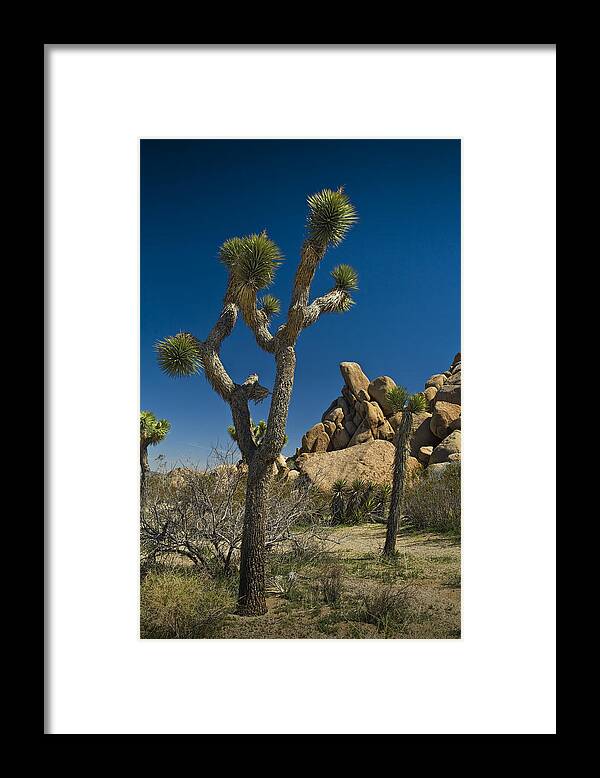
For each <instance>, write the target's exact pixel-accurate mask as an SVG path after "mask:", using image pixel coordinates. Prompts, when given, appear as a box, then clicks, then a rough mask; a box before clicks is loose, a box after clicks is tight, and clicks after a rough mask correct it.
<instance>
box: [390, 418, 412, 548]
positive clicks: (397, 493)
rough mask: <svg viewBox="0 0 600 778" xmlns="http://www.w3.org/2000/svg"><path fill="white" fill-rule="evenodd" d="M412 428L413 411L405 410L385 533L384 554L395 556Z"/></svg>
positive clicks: (401, 423)
mask: <svg viewBox="0 0 600 778" xmlns="http://www.w3.org/2000/svg"><path fill="white" fill-rule="evenodd" d="M411 429H412V413H410V412H409V411H404V412H403V414H402V420H401V421H400V426H399V427H398V432H397V437H396V452H395V454H394V479H393V483H392V496H391V500H390V514H389V517H388V522H387V531H386V533H385V545H384V547H383V555H384V556H386V557H393V556H394V555H395V553H396V538H397V537H398V529H399V527H400V519H401V518H402V506H403V503H404V488H405V481H406V460H407V459H408V439H409V437H410V432H411Z"/></svg>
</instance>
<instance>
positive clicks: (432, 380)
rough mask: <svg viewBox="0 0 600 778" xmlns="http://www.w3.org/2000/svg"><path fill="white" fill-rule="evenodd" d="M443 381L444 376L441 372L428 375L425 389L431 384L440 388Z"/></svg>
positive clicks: (444, 380)
mask: <svg viewBox="0 0 600 778" xmlns="http://www.w3.org/2000/svg"><path fill="white" fill-rule="evenodd" d="M445 382H446V376H445V375H444V374H443V373H436V374H435V375H432V376H430V377H429V378H428V379H427V381H425V389H428V388H429V387H430V386H433V387H435V388H436V389H441V388H442V386H443V385H444V383H445Z"/></svg>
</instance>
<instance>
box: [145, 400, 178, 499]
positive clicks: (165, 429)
mask: <svg viewBox="0 0 600 778" xmlns="http://www.w3.org/2000/svg"><path fill="white" fill-rule="evenodd" d="M170 429H171V424H170V422H168V421H167V420H166V419H157V418H156V416H155V415H154V414H153V413H152V412H151V411H141V412H140V469H141V476H140V479H141V493H142V495H143V494H144V490H145V487H146V481H147V478H148V473H149V472H150V465H149V464H148V447H149V446H157V445H158V444H159V443H160V442H161V441H162V440H164V439H165V438H166V437H167V435H168V433H169V430H170Z"/></svg>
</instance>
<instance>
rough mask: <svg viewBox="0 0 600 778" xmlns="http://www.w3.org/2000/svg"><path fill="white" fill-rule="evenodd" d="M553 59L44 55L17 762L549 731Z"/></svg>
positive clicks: (404, 49) (552, 54) (517, 50)
mask: <svg viewBox="0 0 600 778" xmlns="http://www.w3.org/2000/svg"><path fill="white" fill-rule="evenodd" d="M557 50H558V46H557V44H268V43H265V44H203V43H198V44H194V43H190V44H178V43H171V44H135V43H133V44H125V43H124V44H70V43H55V44H50V43H49V44H43V53H44V57H43V70H44V74H43V75H44V159H45V169H44V209H45V210H44V224H45V316H46V321H45V333H44V338H45V424H46V428H45V446H46V447H45V517H44V521H45V524H44V548H45V560H44V575H45V580H44V677H45V690H44V733H45V734H60V735H65V734H67V735H90V734H93V735H109V736H112V735H128V736H137V735H151V736H153V735H165V734H166V735H175V736H180V735H196V736H197V735H202V736H213V735H214V736H222V735H242V736H252V735H259V736H262V735H309V736H310V735H399V736H413V735H443V736H445V735H490V734H493V735H522V734H525V735H554V734H556V733H557V723H556V674H557V663H556V637H557V632H556V591H557V590H556V540H557V535H556V520H557V511H556V499H555V493H556V479H557V470H556V462H557V458H556V439H555V434H554V432H553V431H551V433H550V434H549V435H546V436H545V437H544V443H543V446H542V456H525V452H526V451H527V453H528V454H529V452H530V449H531V445H525V444H524V442H523V441H524V436H526V434H527V432H528V431H530V430H531V429H532V418H533V416H532V404H531V402H523V401H522V400H521V399H520V396H521V395H522V394H523V393H528V392H531V391H532V390H534V391H535V392H536V397H535V418H536V419H538V420H544V421H545V420H546V419H548V418H552V416H553V415H555V412H556V312H557V307H556V116H557V115H556V91H557V79H556V63H557ZM463 355H464V359H465V369H466V371H467V373H466V394H465V395H464V397H463V385H462V370H463ZM541 377H543V381H542V383H543V391H537V387H538V386H539V384H540V380H541ZM500 389H501V390H502V392H501V397H500V396H499V394H500ZM509 390H511V391H512V397H510V398H508V399H507V392H508V391H509ZM517 395H519V399H517ZM463 406H464V408H465V414H466V415H465V425H466V426H465V429H464V430H463ZM91 409H94V412H95V417H96V418H95V420H94V422H93V423H92V424H90V410H91ZM463 432H464V436H465V437H464V441H463ZM92 436H93V450H94V453H93V456H91V457H90V456H89V455H87V451H88V450H89V448H90V438H91V437H92ZM538 437H539V436H538ZM84 451H85V452H86V456H83V455H82V452H84ZM515 457H516V465H515Z"/></svg>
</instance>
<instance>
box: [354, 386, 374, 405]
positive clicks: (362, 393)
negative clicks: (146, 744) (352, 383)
mask: <svg viewBox="0 0 600 778" xmlns="http://www.w3.org/2000/svg"><path fill="white" fill-rule="evenodd" d="M370 399H371V398H370V397H369V393H368V392H367V391H366V389H360V390H359V392H358V394H357V395H356V402H358V403H361V402H369V400H370Z"/></svg>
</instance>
